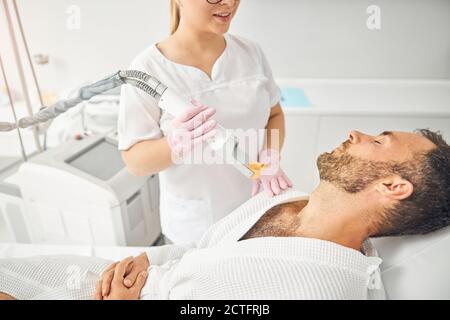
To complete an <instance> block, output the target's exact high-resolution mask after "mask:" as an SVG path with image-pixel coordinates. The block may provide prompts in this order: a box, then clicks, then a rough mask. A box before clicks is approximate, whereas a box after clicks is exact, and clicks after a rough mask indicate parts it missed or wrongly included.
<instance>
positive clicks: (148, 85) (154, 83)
mask: <svg viewBox="0 0 450 320" xmlns="http://www.w3.org/2000/svg"><path fill="white" fill-rule="evenodd" d="M124 84H129V85H132V86H134V87H136V88H138V89H140V90H142V91H144V92H146V93H147V94H149V95H150V96H151V97H153V98H154V99H155V100H156V101H157V102H158V105H159V107H160V108H161V109H162V110H165V111H167V112H168V113H169V114H171V115H172V116H180V115H181V114H183V113H184V112H186V110H189V109H190V108H193V105H192V104H191V102H188V101H186V100H184V99H183V98H182V97H180V96H179V95H178V94H177V93H175V92H174V91H172V90H171V89H169V88H168V87H167V86H166V85H164V84H163V83H161V82H160V81H159V80H157V79H156V78H154V77H152V76H151V75H148V74H146V73H144V72H141V71H136V70H128V71H119V72H116V73H115V74H113V75H112V76H109V77H107V78H105V79H103V80H101V81H99V82H96V83H94V84H92V85H88V86H85V87H82V88H81V89H80V90H79V91H78V94H77V96H76V97H74V98H72V99H68V100H63V101H60V102H57V103H56V104H54V105H53V106H51V107H48V108H44V109H41V111H40V112H38V113H37V114H35V115H33V116H31V117H26V118H23V119H20V120H18V121H17V123H8V122H0V131H12V130H15V129H18V128H28V127H33V126H37V125H39V124H42V123H47V122H48V121H50V120H52V119H54V118H56V117H57V116H58V115H60V114H62V113H64V112H66V111H68V110H69V109H71V108H73V107H75V106H77V105H78V104H80V103H81V102H83V101H88V100H90V99H92V98H93V97H95V96H97V95H100V94H102V93H104V92H107V91H110V90H112V89H115V88H117V87H119V86H122V85H124ZM208 144H209V146H210V147H211V149H212V150H215V151H216V150H219V149H222V148H224V150H225V151H226V152H230V153H231V156H232V158H233V159H234V160H235V161H233V162H232V163H230V164H231V165H233V166H234V167H235V168H236V169H237V170H239V172H241V173H242V174H244V175H245V176H246V177H248V178H251V179H256V178H258V177H259V176H260V174H261V171H262V169H263V168H264V165H263V164H261V163H257V162H250V159H249V157H248V155H247V154H246V153H245V152H243V151H242V150H241V149H240V148H239V139H238V137H236V136H235V135H234V134H232V133H231V132H230V131H228V130H226V129H225V128H223V127H221V126H220V125H219V126H218V130H217V134H216V135H215V136H214V137H212V138H210V139H209V140H208Z"/></svg>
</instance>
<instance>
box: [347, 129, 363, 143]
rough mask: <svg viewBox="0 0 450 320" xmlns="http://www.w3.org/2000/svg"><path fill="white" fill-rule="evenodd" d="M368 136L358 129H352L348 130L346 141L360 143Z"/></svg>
mask: <svg viewBox="0 0 450 320" xmlns="http://www.w3.org/2000/svg"><path fill="white" fill-rule="evenodd" d="M366 138H368V136H367V135H366V134H364V133H361V132H359V131H356V130H352V131H350V134H349V137H348V141H349V142H350V143H351V144H357V143H360V142H362V141H364V139H366Z"/></svg>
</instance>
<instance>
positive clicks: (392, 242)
mask: <svg viewBox="0 0 450 320" xmlns="http://www.w3.org/2000/svg"><path fill="white" fill-rule="evenodd" d="M372 242H373V244H374V245H375V247H376V249H377V251H378V254H379V255H380V257H381V258H382V259H383V263H382V265H381V275H382V278H383V283H384V286H385V289H386V295H387V298H388V299H394V300H397V299H450V227H447V228H444V229H442V230H439V231H436V232H433V233H431V234H428V235H423V236H408V237H394V238H380V239H372Z"/></svg>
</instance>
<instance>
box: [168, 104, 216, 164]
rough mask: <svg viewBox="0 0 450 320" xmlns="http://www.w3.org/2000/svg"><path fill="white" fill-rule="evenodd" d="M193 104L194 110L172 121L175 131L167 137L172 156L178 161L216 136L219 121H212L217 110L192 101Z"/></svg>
mask: <svg viewBox="0 0 450 320" xmlns="http://www.w3.org/2000/svg"><path fill="white" fill-rule="evenodd" d="M192 104H193V105H194V106H193V108H192V109H189V110H187V111H186V112H185V113H184V114H182V115H181V116H179V117H177V118H175V119H174V120H173V121H172V126H173V131H172V133H170V134H169V135H168V136H167V141H168V143H169V146H170V149H171V150H172V156H174V157H175V159H176V160H180V159H183V158H184V157H186V156H187V155H189V154H190V153H191V151H192V149H194V147H195V146H196V145H198V144H201V143H203V142H204V141H206V140H208V139H209V138H211V137H213V136H214V135H215V134H216V130H215V129H216V127H217V121H216V120H211V119H210V118H211V117H212V116H213V115H214V114H215V113H216V110H215V109H214V108H210V107H207V106H204V105H202V104H200V103H198V102H197V101H192Z"/></svg>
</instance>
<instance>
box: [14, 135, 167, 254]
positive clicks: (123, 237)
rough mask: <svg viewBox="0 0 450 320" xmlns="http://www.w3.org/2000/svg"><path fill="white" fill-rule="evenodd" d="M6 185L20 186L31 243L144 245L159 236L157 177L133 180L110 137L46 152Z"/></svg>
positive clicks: (32, 160)
mask: <svg viewBox="0 0 450 320" xmlns="http://www.w3.org/2000/svg"><path fill="white" fill-rule="evenodd" d="M6 181H7V182H8V183H11V184H15V185H17V186H19V188H20V191H21V196H22V198H23V200H24V206H25V209H26V210H25V212H26V217H25V219H24V220H26V221H27V222H28V229H29V237H30V238H31V239H30V240H31V242H32V243H56V244H91V245H114V246H149V245H152V244H154V243H155V242H156V241H157V240H158V238H159V237H160V235H161V228H160V220H159V182H158V177H157V176H156V175H153V176H151V177H135V176H132V175H131V174H130V173H129V172H128V170H127V168H126V166H125V164H124V162H123V160H122V157H121V153H120V151H119V150H118V148H117V140H116V139H115V138H114V136H112V135H95V136H87V137H84V138H83V139H81V140H76V139H74V140H71V141H69V142H66V143H65V144H63V145H61V146H60V147H57V148H55V149H51V150H48V151H45V152H43V153H41V154H39V155H37V156H35V157H33V158H31V159H29V160H28V162H26V163H24V164H22V165H21V166H20V168H19V170H18V172H17V173H16V174H14V175H12V176H11V177H9V178H7V180H6Z"/></svg>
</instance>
